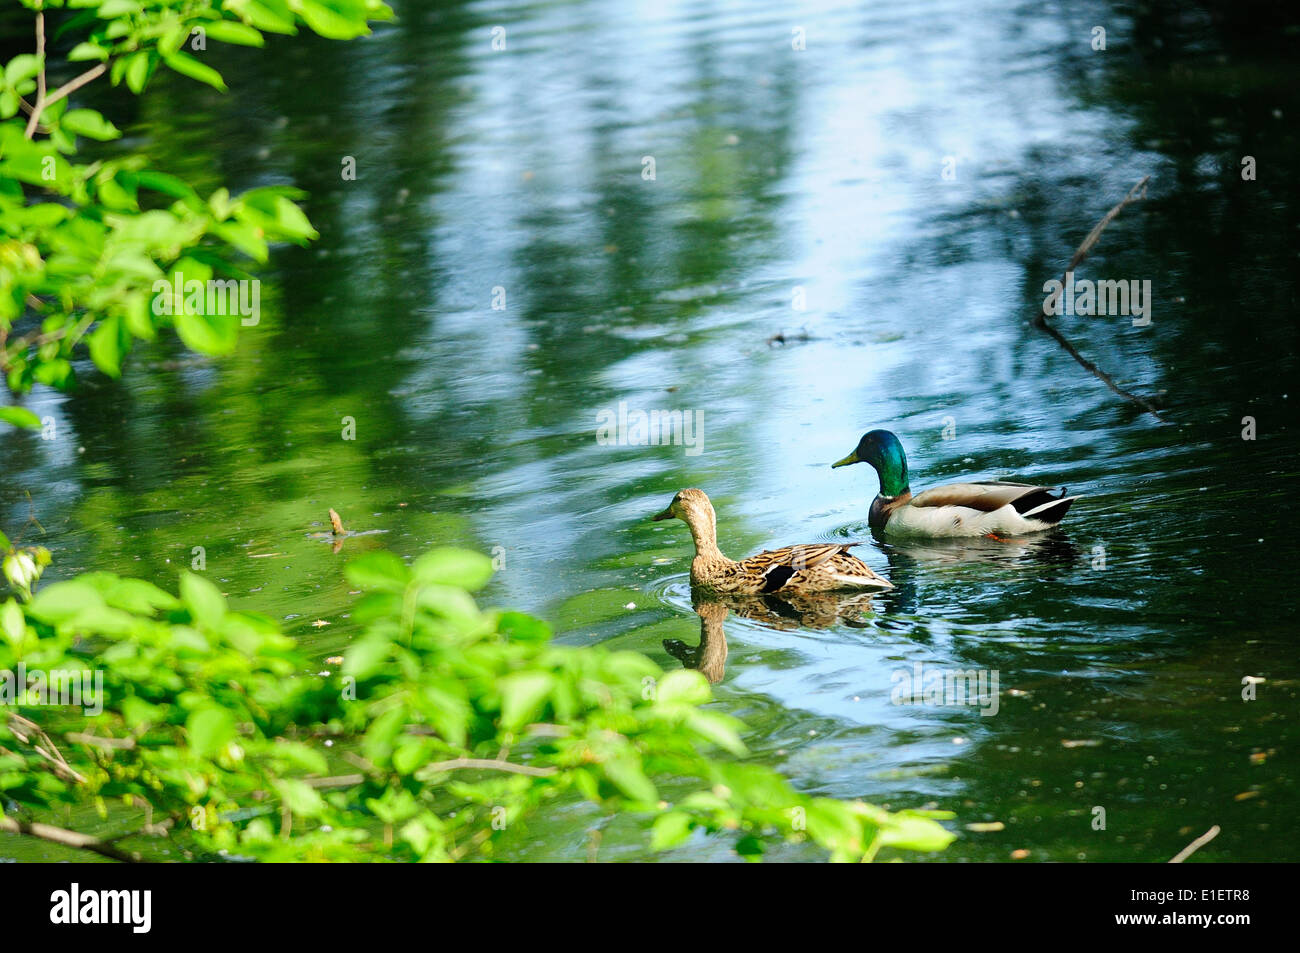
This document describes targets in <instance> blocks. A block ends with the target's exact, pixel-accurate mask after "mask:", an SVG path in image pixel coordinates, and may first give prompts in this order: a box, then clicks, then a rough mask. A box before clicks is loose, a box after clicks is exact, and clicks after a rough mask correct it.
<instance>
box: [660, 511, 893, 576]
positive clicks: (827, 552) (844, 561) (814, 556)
mask: <svg viewBox="0 0 1300 953" xmlns="http://www.w3.org/2000/svg"><path fill="white" fill-rule="evenodd" d="M674 517H676V518H677V519H679V520H681V521H682V522H684V523H685V524H686V525H687V526H688V527H689V528H690V531H691V536H692V537H693V538H694V540H695V558H694V559H692V560H691V584H692V585H696V586H703V587H705V588H707V589H712V590H714V591H715V592H754V593H758V592H781V593H790V592H827V591H830V590H832V589H892V588H893V585H892V584H891V583H890V582H889V581H888V580H886V579H884V578H882V577H880V576H877V575H876V574H875V573H874V572H872V571H871V567H869V566H868V565H867V564H866V563H864V562H863V561H862V560H861V559H858V558H857V557H856V556H852V555H850V554H849V550H850V549H851V548H852V547H854V546H857V545H859V544H858V543H810V544H808V545H804V546H786V547H784V548H782V549H773V550H769V551H767V552H762V553H759V554H758V555H757V556H750V557H749V558H748V559H742V560H740V561H739V562H736V561H734V560H731V559H728V558H727V557H726V556H724V555H722V551H721V550H720V549H718V539H717V537H718V518H717V515H716V514H715V513H714V512H713V504H712V503H710V502H709V498H708V497H707V496H705V495H704V491H703V490H695V489H690V490H682V491H680V492H679V493H678V494H677V495H676V496H674V497H673V501H672V503H670V504H669V506H668V509H666V510H664V511H663V512H662V513H658V514H656V515H655V517H654V519H655V520H667V519H673V518H674Z"/></svg>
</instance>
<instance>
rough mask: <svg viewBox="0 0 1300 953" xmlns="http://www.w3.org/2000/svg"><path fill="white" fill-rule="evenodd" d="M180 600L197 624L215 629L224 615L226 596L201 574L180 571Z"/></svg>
mask: <svg viewBox="0 0 1300 953" xmlns="http://www.w3.org/2000/svg"><path fill="white" fill-rule="evenodd" d="M181 601H182V602H183V603H185V608H187V609H189V610H190V616H191V617H192V618H193V619H194V621H195V622H197V623H198V624H199V625H202V626H206V627H207V628H209V629H215V628H217V627H218V626H219V625H221V620H222V619H223V618H224V617H225V615H226V597H225V596H223V595H222V594H221V590H220V589H218V588H217V587H216V586H214V585H213V584H212V583H210V582H208V581H207V580H206V579H204V578H203V577H202V576H197V575H195V574H194V573H192V572H190V571H189V570H188V569H187V570H182V571H181Z"/></svg>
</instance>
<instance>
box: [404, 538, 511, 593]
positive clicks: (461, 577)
mask: <svg viewBox="0 0 1300 953" xmlns="http://www.w3.org/2000/svg"><path fill="white" fill-rule="evenodd" d="M411 571H412V573H413V574H414V575H415V581H416V582H418V583H420V584H421V585H425V586H427V585H434V584H438V585H444V586H458V587H460V588H461V589H468V590H470V591H471V592H473V591H474V590H476V589H481V588H483V585H484V584H485V583H486V582H487V581H488V580H489V579H491V578H492V560H491V559H489V558H488V557H486V556H484V555H483V554H482V553H476V552H473V551H471V550H468V549H452V548H450V547H447V548H442V549H431V550H429V552H427V553H425V554H424V555H423V556H421V557H420V558H419V559H417V560H416V561H415V563H414V564H413V565H412V566H411Z"/></svg>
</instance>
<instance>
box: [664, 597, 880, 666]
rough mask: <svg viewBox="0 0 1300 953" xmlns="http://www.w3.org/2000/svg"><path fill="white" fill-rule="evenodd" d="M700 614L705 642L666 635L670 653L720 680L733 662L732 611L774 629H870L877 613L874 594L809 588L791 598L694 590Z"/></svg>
mask: <svg viewBox="0 0 1300 953" xmlns="http://www.w3.org/2000/svg"><path fill="white" fill-rule="evenodd" d="M693 595H694V599H693V602H694V606H695V614H696V615H698V616H699V617H700V644H699V645H697V646H689V645H687V644H686V643H685V642H682V641H681V640H680V639H664V642H663V645H664V651H666V652H667V653H668V654H669V655H671V656H672V657H673V658H675V659H677V660H678V661H679V662H681V663H682V666H683V667H684V668H693V669H696V670H697V671H698V672H700V674H702V675H703V676H704V677H705V678H707V679H708V680H709V681H710V682H713V683H714V684H716V683H718V682H720V681H722V676H723V675H724V674H725V672H726V666H727V635H726V632H725V631H724V630H723V627H722V623H723V620H725V619H726V618H727V615H728V614H729V613H731V612H734V613H736V615H738V616H740V617H741V618H742V619H751V620H753V621H754V622H757V623H759V624H760V625H763V626H766V627H767V628H770V629H778V630H781V631H790V630H792V629H829V628H830V627H831V626H834V625H841V624H842V625H849V626H853V627H855V628H864V627H865V626H866V625H867V623H866V621H865V616H866V615H867V614H868V613H870V612H871V611H872V605H871V596H872V594H871V593H869V592H805V593H798V594H794V593H791V594H790V595H786V596H776V595H773V594H766V595H743V594H736V593H731V594H721V593H714V592H710V593H708V594H707V595H706V594H703V593H701V592H699V591H696V592H694V593H693Z"/></svg>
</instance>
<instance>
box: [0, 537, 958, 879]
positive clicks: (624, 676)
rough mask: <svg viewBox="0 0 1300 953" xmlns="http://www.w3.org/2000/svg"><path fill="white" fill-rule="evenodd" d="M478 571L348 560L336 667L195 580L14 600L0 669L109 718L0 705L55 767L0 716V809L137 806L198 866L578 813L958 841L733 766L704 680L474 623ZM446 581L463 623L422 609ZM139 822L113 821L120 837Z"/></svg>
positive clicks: (470, 848) (838, 841)
mask: <svg viewBox="0 0 1300 953" xmlns="http://www.w3.org/2000/svg"><path fill="white" fill-rule="evenodd" d="M3 542H4V543H5V544H6V545H7V544H8V541H7V540H4V541H3ZM485 562H487V560H486V558H485V557H482V556H480V555H479V554H477V553H471V552H465V551H462V550H454V549H437V550H433V551H431V552H430V553H428V554H426V555H425V556H423V557H421V558H420V559H417V560H416V561H415V563H414V565H413V566H412V567H410V568H408V567H407V566H406V565H405V564H404V563H403V562H402V561H401V560H400V559H398V558H397V557H396V556H394V555H392V554H391V553H384V552H372V553H370V554H368V555H366V556H363V557H361V558H359V559H357V560H355V561H353V562H352V563H351V564H350V565H349V566H348V567H347V570H346V572H347V576H348V578H349V580H351V581H352V582H353V583H354V584H355V585H358V586H361V587H362V588H365V589H368V590H370V592H369V593H368V594H366V595H364V596H363V598H362V600H361V604H360V605H359V606H358V612H357V613H356V616H357V617H362V616H364V618H365V622H364V624H363V627H362V630H361V631H360V632H359V633H358V635H357V636H356V638H355V639H354V640H353V641H352V642H351V644H350V647H349V648H347V649H346V650H345V652H344V661H343V665H342V667H341V670H336V671H328V670H327V671H320V667H321V663H320V662H319V661H315V662H313V661H312V660H310V659H308V658H306V657H304V656H303V655H301V654H300V652H299V650H298V649H297V647H296V646H295V645H294V643H293V642H292V640H290V639H289V638H288V637H286V636H285V635H283V634H282V633H281V632H280V631H279V629H278V627H277V626H276V625H275V624H274V623H273V622H271V621H270V620H269V619H266V618H264V617H262V616H258V615H255V614H249V613H242V612H232V611H230V610H229V608H228V607H227V605H226V602H225V599H224V597H223V596H222V595H221V593H220V591H219V590H218V589H217V588H216V587H215V586H214V585H213V584H212V583H211V582H209V581H208V580H207V579H205V578H203V577H202V576H200V575H197V574H194V573H189V572H184V573H182V575H181V577H180V596H179V598H177V597H176V596H172V595H171V594H169V593H166V592H164V591H163V590H161V589H159V588H157V587H156V586H153V585H152V584H150V583H147V582H144V581H141V580H131V579H123V578H120V577H117V576H114V575H112V574H109V573H90V574H86V575H83V576H81V577H78V578H76V579H72V580H69V581H66V582H60V583H56V584H54V585H51V586H48V587H46V588H44V589H42V590H41V591H40V592H38V593H37V594H36V595H35V597H34V598H31V599H28V598H27V597H26V596H25V595H22V596H20V597H19V598H14V597H10V598H8V599H6V600H5V601H3V602H0V635H2V636H3V638H0V671H3V670H14V669H15V668H16V667H17V665H18V663H19V662H23V663H25V664H26V665H27V667H28V668H29V669H31V668H34V667H40V668H42V669H44V670H46V671H54V670H64V671H66V670H73V671H81V672H88V671H92V670H93V671H94V672H95V673H96V674H97V676H98V677H102V679H103V686H104V693H103V698H104V709H103V712H102V713H101V714H99V715H98V716H94V717H91V718H87V717H86V716H84V715H82V714H80V713H78V712H77V710H76V709H75V708H67V707H62V708H59V707H50V706H42V705H35V704H27V703H26V701H27V700H26V699H22V698H20V699H19V702H18V704H17V706H15V708H12V709H9V710H10V711H12V712H15V713H16V714H19V715H20V716H21V717H22V719H24V720H26V723H27V724H32V723H35V724H38V725H39V726H40V728H41V729H42V730H43V731H44V732H45V733H46V735H47V736H48V737H49V738H50V739H54V742H53V743H55V744H57V746H58V747H59V749H60V755H61V757H62V758H64V759H66V762H57V761H53V762H52V761H51V759H50V758H49V757H47V756H46V754H45V753H43V752H44V749H42V748H41V747H40V745H39V744H33V743H31V739H32V738H33V733H32V732H31V731H30V730H29V729H26V728H22V727H21V723H15V722H12V721H10V720H6V719H5V718H0V747H3V748H5V749H8V751H10V752H12V754H11V755H10V756H7V758H8V761H7V763H6V764H5V766H4V767H3V768H0V797H3V798H5V799H6V800H8V801H12V802H15V803H17V804H18V805H19V806H20V807H21V808H23V809H24V810H26V811H28V812H31V813H34V815H35V816H38V817H44V816H49V817H52V818H54V819H56V820H57V819H59V818H62V817H65V816H74V817H76V816H83V815H82V814H81V808H83V807H88V806H91V805H94V804H97V803H103V802H108V803H118V804H124V805H125V804H128V803H129V804H130V805H132V807H133V809H135V810H138V809H139V808H140V807H141V806H142V805H146V804H147V805H148V807H149V810H150V811H151V815H152V817H153V819H154V830H155V832H156V830H157V829H158V828H159V826H160V825H161V826H162V827H166V828H168V833H167V837H168V838H169V840H170V841H171V842H172V845H171V846H174V847H177V848H179V849H180V850H181V851H182V852H184V854H185V855H187V856H193V857H212V856H216V855H217V852H221V851H225V852H228V853H231V854H237V855H239V856H244V857H252V858H259V859H264V860H474V859H491V858H492V857H494V856H495V854H496V851H497V848H498V844H499V843H500V842H501V841H502V839H503V838H509V837H510V831H511V830H512V829H513V828H514V827H515V826H516V825H522V824H524V823H526V821H527V819H528V818H529V817H532V816H536V815H537V814H538V813H539V812H541V811H543V810H546V809H547V807H548V805H553V804H554V805H557V806H562V805H564V804H567V803H571V802H573V801H575V800H577V799H579V798H585V799H587V800H589V801H591V802H593V803H594V804H595V805H597V806H598V807H599V808H600V809H601V810H603V811H605V812H609V813H623V814H629V815H633V816H636V817H640V818H642V819H643V823H644V824H645V826H646V827H647V828H648V830H649V833H648V839H649V842H650V844H651V846H653V847H654V848H656V849H668V848H671V847H674V846H677V845H679V844H681V843H683V842H685V841H686V840H688V839H690V838H691V836H692V835H693V834H695V833H696V832H699V834H700V835H701V836H705V835H712V836H722V837H726V838H730V839H731V840H732V842H733V844H734V848H735V850H736V851H737V853H739V854H740V855H741V856H744V857H746V858H749V859H759V858H761V857H762V855H763V854H764V853H765V852H766V851H767V850H768V849H769V848H770V846H771V844H773V843H775V842H779V841H781V840H786V841H793V842H799V841H808V842H810V843H812V844H816V845H818V846H819V847H820V848H821V849H822V851H823V852H824V853H825V854H826V855H829V856H830V857H831V858H832V859H836V860H862V859H870V858H872V857H874V855H875V853H876V852H877V851H878V850H879V849H880V848H882V847H892V848H895V849H900V850H909V849H910V850H924V851H933V850H941V849H943V848H944V847H945V846H946V845H947V843H948V842H949V841H950V840H951V839H952V836H953V835H952V834H950V833H949V832H948V831H946V830H944V829H943V828H942V827H941V826H940V825H939V824H938V823H936V819H937V818H939V817H944V816H947V815H940V814H935V813H924V812H902V813H898V814H894V813H890V812H888V811H885V810H882V809H881V808H877V807H874V806H872V805H868V804H863V803H861V802H851V803H850V802H842V801H837V800H833V799H828V798H814V797H809V796H807V795H804V794H801V793H799V792H798V791H796V790H795V789H794V788H792V787H791V785H790V784H789V782H788V781H786V780H785V779H784V778H782V777H781V776H780V775H779V774H777V773H776V772H775V771H773V770H772V769H770V768H768V767H765V766H762V765H759V764H751V763H749V762H747V761H745V760H743V757H744V755H745V746H744V744H743V742H742V741H741V732H742V731H743V725H741V724H740V722H738V721H737V720H736V719H734V718H731V717H729V716H727V715H724V714H722V713H720V712H716V711H712V710H710V708H709V707H707V706H708V705H709V703H710V701H711V695H710V691H709V688H708V684H707V682H705V680H704V679H703V677H701V676H700V675H699V673H697V672H693V671H685V670H675V671H673V672H670V673H664V672H663V671H661V670H660V669H659V668H658V667H657V666H656V665H654V664H653V663H652V662H651V661H650V660H649V659H647V658H645V657H644V656H641V655H637V654H635V653H631V652H611V651H608V650H606V649H603V648H601V647H583V648H575V647H568V646H560V645H555V644H553V643H552V642H551V641H550V638H549V631H548V630H547V627H546V626H545V625H544V624H543V623H541V622H539V621H537V620H533V619H530V617H528V616H525V615H523V614H522V613H518V612H495V611H483V610H481V609H480V608H479V607H478V606H477V605H476V604H475V603H474V601H473V599H472V597H471V596H470V595H469V593H468V592H467V591H466V589H465V588H462V587H463V586H466V585H472V586H479V585H482V582H483V575H484V572H485V569H484V563H485ZM446 590H455V591H456V592H458V593H459V598H460V600H461V603H462V604H463V606H465V607H467V608H465V609H464V611H461V612H459V613H456V614H452V615H448V614H447V613H446V612H445V611H443V610H442V603H441V601H440V600H438V599H435V600H429V599H426V598H425V596H426V594H427V593H428V592H430V591H433V592H438V593H442V592H444V591H446ZM364 605H368V608H367V609H366V611H365V612H362V611H360V610H361V606H364ZM515 634H518V635H519V637H518V638H516V637H514V635H515ZM647 680H649V681H650V682H652V683H654V684H655V685H656V686H657V690H656V691H655V692H646V691H645V690H644V689H645V686H646V684H647ZM733 758H741V759H742V760H730V759H733ZM62 763H66V765H67V767H68V769H70V770H62V768H61V764H62ZM69 812H70V813H69ZM132 814H133V811H125V810H122V811H117V812H110V814H109V818H108V820H109V823H110V824H113V825H117V826H119V827H120V828H122V829H123V831H128V832H129V830H130V824H131V823H132V820H131V818H132ZM196 818H199V819H201V823H196V822H195V819H196ZM130 842H131V841H130V838H127V839H126V840H123V841H119V843H123V844H129V843H130Z"/></svg>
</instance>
